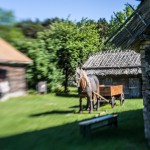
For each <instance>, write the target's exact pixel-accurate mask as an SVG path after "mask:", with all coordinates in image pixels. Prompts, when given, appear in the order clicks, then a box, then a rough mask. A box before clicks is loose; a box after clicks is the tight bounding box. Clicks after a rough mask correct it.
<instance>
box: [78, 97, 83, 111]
mask: <svg viewBox="0 0 150 150" xmlns="http://www.w3.org/2000/svg"><path fill="white" fill-rule="evenodd" d="M79 103H80V109H79V113H82V109H83V108H82V97H81V96H80V99H79Z"/></svg>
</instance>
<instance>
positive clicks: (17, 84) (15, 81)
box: [0, 65, 27, 95]
mask: <svg viewBox="0 0 150 150" xmlns="http://www.w3.org/2000/svg"><path fill="white" fill-rule="evenodd" d="M0 70H2V71H3V70H5V71H6V73H5V75H3V74H2V75H1V76H0V82H3V81H8V83H9V88H10V90H9V92H7V93H2V94H1V95H6V94H8V93H17V92H26V90H27V83H26V67H25V66H15V65H0ZM3 72H4V71H3Z"/></svg>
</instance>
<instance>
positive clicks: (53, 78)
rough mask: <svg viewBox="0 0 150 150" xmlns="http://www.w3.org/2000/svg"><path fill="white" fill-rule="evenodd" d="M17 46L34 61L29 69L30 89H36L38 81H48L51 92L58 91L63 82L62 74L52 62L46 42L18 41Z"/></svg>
mask: <svg viewBox="0 0 150 150" xmlns="http://www.w3.org/2000/svg"><path fill="white" fill-rule="evenodd" d="M15 46H16V47H17V49H18V50H20V51H21V52H23V53H24V54H26V55H27V56H28V57H29V58H31V59H32V60H33V63H32V64H30V65H29V66H28V69H27V80H28V85H29V88H33V89H35V88H36V85H37V83H38V81H47V84H48V90H49V91H54V90H55V89H57V88H58V86H59V85H60V81H61V80H62V73H61V71H60V70H58V69H56V67H55V66H56V65H54V63H52V62H51V56H50V55H49V54H48V51H46V48H45V43H44V41H42V40H31V39H30V40H28V41H18V43H16V45H15Z"/></svg>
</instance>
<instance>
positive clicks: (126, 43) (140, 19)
mask: <svg viewBox="0 0 150 150" xmlns="http://www.w3.org/2000/svg"><path fill="white" fill-rule="evenodd" d="M108 41H109V42H111V43H113V44H115V45H116V46H118V47H122V49H125V48H132V49H134V50H135V51H138V52H140V53H141V66H142V80H143V82H142V83H143V84H142V95H143V101H144V102H143V104H144V109H143V118H144V125H145V130H144V131H145V137H146V139H147V140H148V143H149V145H150V0H142V3H141V4H140V5H139V6H138V8H137V9H136V10H135V11H134V13H133V14H132V15H131V17H129V18H128V19H127V20H126V21H125V22H124V24H123V25H122V26H121V27H120V28H119V29H118V30H117V31H116V33H114V34H113V35H112V36H111V37H110V38H109V39H108V40H107V42H108Z"/></svg>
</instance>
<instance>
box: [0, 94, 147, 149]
mask: <svg viewBox="0 0 150 150" xmlns="http://www.w3.org/2000/svg"><path fill="white" fill-rule="evenodd" d="M83 102H84V103H85V100H83ZM142 108H143V101H142V99H132V100H131V99H128V100H126V101H125V105H124V106H120V104H119V101H117V105H116V107H115V108H114V109H112V108H111V106H110V104H107V105H103V106H101V108H100V110H99V111H96V110H94V112H93V113H92V114H89V113H88V112H87V111H84V112H83V114H79V113H78V110H79V98H78V97H77V96H75V95H68V96H56V95H55V94H47V95H28V96H24V97H18V98H12V99H10V100H9V101H6V102H0V150H26V149H30V150H59V149H61V150H91V149H93V150H110V149H111V150H133V149H136V150H148V147H147V144H146V143H147V142H146V140H145V138H144V126H143V113H142ZM111 113H118V114H119V117H118V128H113V127H112V128H111V127H106V128H102V129H100V130H99V131H98V132H96V133H94V134H92V136H91V137H90V138H83V137H82V136H81V135H80V134H79V126H78V122H79V121H81V120H85V119H88V118H92V117H96V116H97V115H100V116H102V115H105V114H111Z"/></svg>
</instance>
